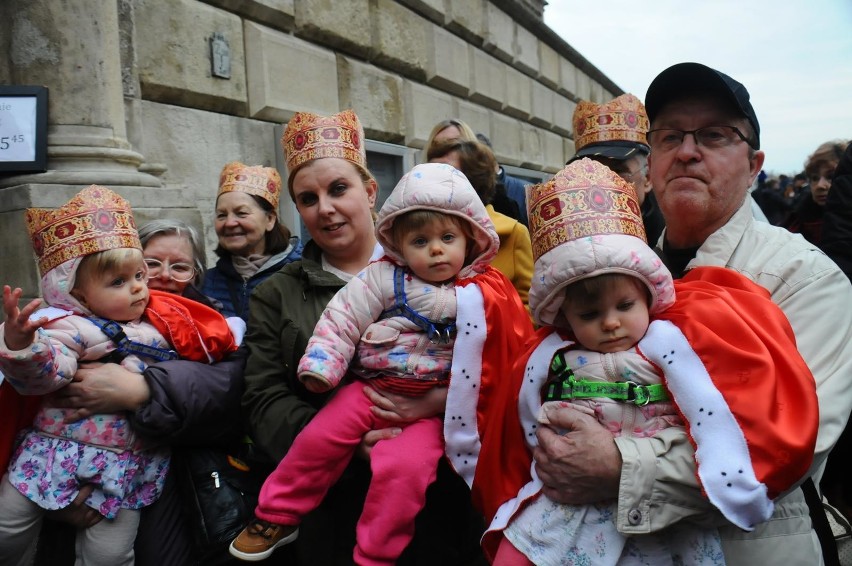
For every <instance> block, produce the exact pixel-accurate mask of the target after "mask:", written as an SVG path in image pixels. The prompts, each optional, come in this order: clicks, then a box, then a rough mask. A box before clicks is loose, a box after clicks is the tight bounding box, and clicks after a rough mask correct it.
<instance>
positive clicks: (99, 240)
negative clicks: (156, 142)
mask: <svg viewBox="0 0 852 566" xmlns="http://www.w3.org/2000/svg"><path fill="white" fill-rule="evenodd" d="M25 218H26V223H27V231H28V232H29V234H30V238H31V239H32V242H33V250H35V254H36V257H37V258H38V268H39V271H40V272H41V275H42V276H44V275H45V274H46V273H47V272H48V271H50V270H51V269H53V268H54V267H56V266H58V265H61V264H63V263H65V262H66V261H68V260H71V259H75V258H78V257H83V256H87V255H91V254H93V253H97V252H103V251H106V250H113V249H119V248H137V249H140V250H141V249H142V244H141V243H140V241H139V233H138V232H137V231H136V223H135V222H134V221H133V211H132V210H131V209H130V204H129V203H128V202H127V201H126V200H124V199H123V198H121V197H120V196H119V195H117V194H116V193H114V192H113V191H111V190H110V189H108V188H106V187H101V186H98V185H91V186H89V187H86V188H85V189H83V190H82V191H80V192H79V193H77V194H76V195H75V196H74V198H72V199H71V200H69V201H68V202H67V203H65V204H64V205H62V206H61V207H59V208H57V209H47V208H28V209H27V211H26V214H25Z"/></svg>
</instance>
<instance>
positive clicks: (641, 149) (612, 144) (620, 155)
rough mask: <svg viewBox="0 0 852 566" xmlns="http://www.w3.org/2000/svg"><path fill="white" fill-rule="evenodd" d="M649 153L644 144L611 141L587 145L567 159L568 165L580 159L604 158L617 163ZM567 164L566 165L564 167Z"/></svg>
mask: <svg viewBox="0 0 852 566" xmlns="http://www.w3.org/2000/svg"><path fill="white" fill-rule="evenodd" d="M650 151H651V148H650V147H648V146H647V145H645V144H644V143H636V142H629V141H618V140H613V141H609V142H602V143H597V144H593V145H587V146H586V147H584V148H583V149H581V150H580V151H578V152H577V153H576V154H575V155H574V157H572V158H571V159H569V160H568V163H571V162H572V161H576V160H578V159H580V158H582V157H605V158H607V159H617V160H619V161H624V160H625V159H627V158H628V157H632V156H634V155H639V154H644V155H648V153H650ZM568 163H566V165H567V164H568Z"/></svg>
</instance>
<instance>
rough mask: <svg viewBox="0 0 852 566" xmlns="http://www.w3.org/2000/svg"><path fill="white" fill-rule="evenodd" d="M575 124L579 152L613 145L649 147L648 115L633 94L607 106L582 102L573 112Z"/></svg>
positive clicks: (575, 144) (575, 147)
mask: <svg viewBox="0 0 852 566" xmlns="http://www.w3.org/2000/svg"><path fill="white" fill-rule="evenodd" d="M573 122H574V149H575V150H576V151H580V150H581V149H583V148H584V147H586V146H589V145H595V144H600V143H606V142H613V141H617V142H633V143H640V144H642V145H644V146H646V147H647V146H648V139H647V137H646V134H647V133H648V127H649V122H648V113H647V112H646V111H645V106H644V105H643V104H642V101H641V100H639V99H638V98H636V97H635V96H633V95H632V94H622V95H621V96H619V97H618V98H615V99H613V100H611V101H609V102H607V103H604V104H595V103H594V102H589V101H587V100H583V101H581V102H580V103H579V104H577V107H576V108H575V109H574V118H573ZM649 149H650V148H649Z"/></svg>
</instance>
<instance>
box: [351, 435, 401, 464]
mask: <svg viewBox="0 0 852 566" xmlns="http://www.w3.org/2000/svg"><path fill="white" fill-rule="evenodd" d="M400 434H402V429H401V428H399V427H391V428H380V429H376V430H371V431H369V432H368V433H367V434H365V435H364V436H363V437H361V444H359V445H358V448H357V449H356V450H355V454H356V455H357V456H358V457H359V458H361V459H362V460H369V459H370V452H371V451H372V450H373V446H375V445H376V444H377V443H378V442H379V441H380V440H388V439H390V438H395V437H397V436H399V435H400Z"/></svg>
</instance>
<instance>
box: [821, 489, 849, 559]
mask: <svg viewBox="0 0 852 566" xmlns="http://www.w3.org/2000/svg"><path fill="white" fill-rule="evenodd" d="M822 506H823V508H824V509H825V516H826V518H827V519H828V525H829V527H831V534H832V535H833V536H834V542H835V544H837V557H838V559H839V560H840V566H852V525H850V524H849V520H848V519H847V518H846V517H845V516H844V515H843V513H841V512H840V511H839V510H838V509H837V508H835V507H834V506H833V505H832V504H831V503H829V502H828V500H827V499H826V498H825V497H823V498H822Z"/></svg>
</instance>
